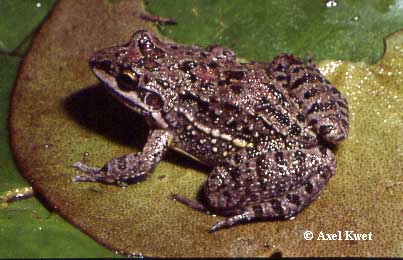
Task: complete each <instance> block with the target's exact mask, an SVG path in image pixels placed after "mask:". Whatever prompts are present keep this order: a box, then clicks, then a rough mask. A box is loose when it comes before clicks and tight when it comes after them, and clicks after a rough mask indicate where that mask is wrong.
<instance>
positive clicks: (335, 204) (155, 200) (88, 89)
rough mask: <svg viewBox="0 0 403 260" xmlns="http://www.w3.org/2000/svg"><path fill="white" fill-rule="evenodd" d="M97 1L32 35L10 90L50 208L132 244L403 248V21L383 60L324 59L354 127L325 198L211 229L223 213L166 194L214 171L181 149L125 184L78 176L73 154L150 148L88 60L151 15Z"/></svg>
mask: <svg viewBox="0 0 403 260" xmlns="http://www.w3.org/2000/svg"><path fill="white" fill-rule="evenodd" d="M84 3H86V4H85V5H88V6H87V7H86V8H83V4H84ZM94 3H95V2H94V1H86V2H83V3H81V4H77V2H76V1H61V2H60V3H59V5H58V6H57V7H56V8H55V10H54V12H53V14H52V16H51V17H50V18H49V19H48V21H47V22H46V23H45V24H44V25H43V27H42V28H41V31H40V33H39V35H38V36H37V38H35V40H34V42H33V45H32V48H31V50H30V52H29V53H28V55H27V57H26V60H25V61H24V64H23V66H22V68H21V71H20V75H19V77H18V80H17V84H16V87H15V89H14V94H13V97H12V106H11V108H12V111H11V117H10V130H11V142H12V146H13V149H14V152H15V155H16V158H17V161H18V163H19V166H20V167H21V169H22V171H23V174H24V176H25V177H26V178H27V179H29V180H30V182H31V184H32V185H33V187H34V189H35V191H36V192H37V193H38V194H40V195H41V197H43V198H44V199H45V200H46V201H47V203H48V204H49V206H50V207H51V208H53V209H55V210H57V211H58V212H59V213H60V214H61V215H62V216H63V217H64V218H66V219H67V220H68V221H70V222H71V223H73V224H75V225H76V226H78V227H79V228H80V229H81V230H83V231H84V232H86V233H87V234H89V235H90V236H91V237H93V238H94V239H96V240H97V241H99V242H100V243H102V244H103V245H105V246H107V247H109V248H111V249H113V250H116V251H117V252H121V253H124V254H136V255H146V256H170V257H179V256H223V257H229V256H268V255H272V254H273V252H274V251H275V250H277V249H278V248H279V249H280V250H281V252H282V253H283V255H286V256H313V255H318V256H319V255H320V256H340V255H350V256H367V255H371V256H374V255H375V256H401V255H403V252H402V246H401V245H402V243H403V232H402V230H401V229H400V216H401V212H402V210H403V206H402V204H401V203H400V202H401V201H402V199H403V192H401V187H400V185H401V182H402V176H401V173H402V170H403V160H402V159H403V152H402V148H403V132H402V129H403V118H402V113H401V111H402V109H403V103H402V99H403V94H402V93H403V91H402V85H403V84H402V83H403V82H402V76H401V74H402V71H403V55H402V54H403V32H400V33H396V34H395V35H393V36H391V37H390V38H388V41H387V44H388V45H387V46H388V47H387V51H386V53H385V56H384V58H383V59H382V60H381V61H380V62H378V63H377V64H375V65H368V64H366V63H362V62H361V63H351V62H342V61H331V60H329V61H324V62H321V63H319V66H320V69H321V70H322V71H323V72H324V73H325V74H326V75H327V76H328V78H329V79H330V80H331V81H332V82H333V83H334V85H335V86H336V87H337V88H338V89H339V90H340V91H341V92H342V93H343V94H344V95H345V96H346V97H347V99H348V101H349V104H350V112H351V133H350V137H349V139H348V140H347V141H346V142H344V143H343V144H342V145H341V146H340V148H339V149H338V151H337V160H338V170H337V174H336V175H335V176H334V177H333V178H332V179H331V180H330V182H329V184H328V185H327V187H326V188H325V190H324V191H323V192H322V194H321V196H320V198H319V199H318V200H316V201H315V202H314V203H312V205H311V206H310V207H308V208H307V209H306V210H304V211H303V212H301V213H300V214H299V215H298V216H297V217H296V218H295V219H294V220H290V221H278V222H268V221H266V222H264V221H262V222H256V223H251V224H248V225H241V226H237V227H235V228H231V229H227V230H222V231H219V232H216V233H213V234H211V233H208V232H207V230H208V228H209V227H210V226H211V225H212V224H213V223H215V222H216V221H217V218H216V217H213V216H208V215H205V214H201V213H199V212H195V211H193V210H191V209H189V208H187V207H184V206H183V205H181V204H179V203H176V202H174V201H171V200H169V199H168V198H167V197H168V195H170V194H171V193H181V194H183V195H185V196H187V197H190V198H195V197H196V194H197V192H198V190H199V188H200V187H201V185H202V183H203V182H204V181H205V180H206V178H207V173H208V171H207V169H204V168H203V167H201V166H200V165H199V164H197V163H194V162H193V161H191V160H190V159H187V158H184V157H182V156H180V155H178V154H176V153H174V152H171V153H170V154H169V155H168V158H167V159H166V160H164V161H163V162H162V163H161V164H160V165H159V166H158V167H157V169H156V170H155V172H154V174H153V175H152V176H151V177H150V178H149V179H148V180H146V181H144V182H141V183H139V184H136V185H130V186H128V187H127V188H125V189H122V188H119V187H115V186H110V185H103V184H99V183H72V181H71V178H72V177H73V176H75V175H77V173H76V172H75V171H74V170H73V169H72V168H71V165H72V164H73V163H74V162H76V161H78V160H81V159H82V158H83V155H86V156H85V159H86V160H87V163H88V164H90V165H99V166H102V165H103V164H104V163H105V162H106V161H108V160H110V159H111V158H113V157H117V156H119V155H123V154H126V153H129V152H132V151H134V150H138V149H141V147H142V145H143V143H144V141H145V139H144V138H145V135H146V132H147V128H146V125H145V123H144V121H143V119H141V118H139V117H138V116H137V115H136V114H134V113H132V112H131V111H129V110H128V109H127V108H126V107H124V106H123V105H121V104H119V103H118V102H117V101H115V100H114V99H113V98H111V97H110V96H109V95H108V93H106V91H105V90H104V88H102V86H100V85H98V82H97V80H96V79H95V78H94V77H93V76H92V75H91V72H90V70H89V68H88V65H87V60H88V57H89V56H90V55H91V53H92V52H93V51H94V50H96V49H100V48H102V47H107V46H111V45H115V44H119V43H124V42H126V41H127V40H128V38H129V37H130V35H131V34H132V32H133V31H135V30H138V29H141V28H147V25H146V24H144V23H142V22H141V21H139V20H138V14H139V11H140V9H139V7H138V5H137V4H136V3H132V2H130V3H129V2H119V3H118V4H115V5H107V6H106V5H103V4H100V3H95V4H94ZM89 6H90V7H89ZM127 10H132V12H127ZM105 14H108V15H105ZM94 17H97V19H93V18H94ZM60 21H63V23H61V22H60ZM251 57H252V56H246V58H251ZM87 155H89V156H87ZM306 230H310V231H312V232H313V234H314V235H315V236H317V235H318V234H319V232H320V231H324V232H327V233H332V232H333V233H335V232H337V231H339V230H341V231H342V232H344V231H349V230H353V231H355V232H357V233H369V232H371V233H372V234H373V236H372V238H373V240H371V241H346V240H343V241H321V240H316V239H314V240H312V241H307V240H305V239H304V236H303V234H304V232H305V231H306Z"/></svg>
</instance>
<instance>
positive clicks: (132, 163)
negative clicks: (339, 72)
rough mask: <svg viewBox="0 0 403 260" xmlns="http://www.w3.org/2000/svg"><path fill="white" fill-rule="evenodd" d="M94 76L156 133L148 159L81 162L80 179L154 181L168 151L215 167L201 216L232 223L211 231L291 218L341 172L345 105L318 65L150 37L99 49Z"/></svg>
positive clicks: (194, 204) (197, 205) (197, 206)
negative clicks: (246, 59)
mask: <svg viewBox="0 0 403 260" xmlns="http://www.w3.org/2000/svg"><path fill="white" fill-rule="evenodd" d="M89 63H90V66H91V68H92V70H93V72H94V73H95V75H96V76H97V77H98V78H99V79H100V80H101V81H102V82H104V83H105V85H106V87H107V88H108V90H109V91H110V93H111V94H112V95H113V96H115V97H116V98H117V99H118V100H119V101H121V102H122V103H123V104H125V105H126V106H128V107H129V108H130V109H132V110H134V111H136V112H138V113H140V114H141V115H143V116H144V117H145V118H146V119H147V122H148V124H149V126H150V129H151V131H150V134H149V137H148V140H147V142H146V144H145V146H144V149H143V151H142V152H141V153H132V154H128V155H125V156H122V157H119V158H115V159H112V160H111V161H110V162H108V163H107V164H105V166H104V167H102V168H95V167H89V166H86V165H85V164H82V163H80V162H77V163H75V164H74V166H75V167H76V168H78V169H79V170H81V171H83V172H85V173H86V174H85V175H82V176H76V177H74V178H73V180H74V181H98V182H103V183H110V184H115V185H120V186H124V185H127V184H129V183H135V182H138V181H140V180H143V179H144V178H146V177H147V176H148V175H149V174H150V173H151V172H152V171H153V169H154V168H155V166H156V165H157V164H158V162H159V161H160V160H161V159H162V158H163V156H164V154H165V153H166V151H167V149H168V148H172V149H175V150H177V151H180V152H182V153H184V154H186V155H188V156H190V157H192V158H194V159H196V160H198V161H200V162H201V163H203V164H206V165H209V166H211V167H213V169H212V172H211V173H210V174H209V176H208V180H207V182H206V184H205V185H204V188H203V194H204V198H205V201H204V203H200V202H196V201H191V200H189V199H186V198H183V197H181V196H180V195H175V196H174V198H177V199H178V200H179V201H181V202H182V203H184V204H186V205H188V206H190V207H192V208H195V209H199V210H206V211H210V212H213V213H215V214H220V215H224V216H227V218H226V219H224V220H222V221H220V222H218V223H217V224H215V225H214V226H213V227H212V228H211V229H210V230H211V231H215V230H218V229H220V228H223V227H230V226H233V225H236V224H237V223H240V222H249V221H251V220H254V219H261V218H266V219H279V218H282V219H287V218H290V217H293V216H295V215H296V214H297V213H298V212H300V211H301V210H302V209H304V208H305V207H306V206H307V205H309V204H310V203H311V202H312V201H313V200H314V199H315V198H317V197H318V195H319V193H320V191H321V190H322V189H323V187H324V185H325V184H326V182H327V181H328V180H329V178H330V177H331V176H332V175H333V174H334V172H335V169H336V158H335V155H334V154H333V152H332V151H331V150H330V149H329V148H330V147H332V146H334V145H337V144H339V143H340V142H341V141H342V140H343V139H345V138H346V137H347V133H348V127H349V119H348V106H347V102H346V100H345V99H344V98H343V97H342V96H341V94H340V92H339V91H338V90H337V89H336V88H334V87H333V86H332V85H330V83H329V81H327V80H326V79H325V77H324V76H323V75H322V74H321V73H320V72H319V70H318V69H317V68H316V67H315V64H313V62H312V61H308V62H307V63H304V62H303V61H301V60H300V59H298V58H296V57H294V56H291V55H286V54H282V55H279V56H277V57H276V58H275V59H274V60H273V61H272V62H271V63H259V62H251V63H238V62H237V61H236V58H235V54H234V52H233V51H232V50H229V49H226V48H224V47H221V46H210V47H208V48H201V47H198V46H191V47H187V46H182V45H178V44H175V43H168V42H162V41H159V40H158V39H157V38H156V37H155V36H154V35H152V34H151V33H149V32H147V31H145V30H142V31H138V32H136V33H135V34H134V35H133V37H132V39H131V40H130V41H129V42H128V43H127V44H125V45H123V46H117V47H111V48H107V49H104V50H100V51H98V52H96V53H95V54H94V55H93V56H92V57H91V59H90V62H89Z"/></svg>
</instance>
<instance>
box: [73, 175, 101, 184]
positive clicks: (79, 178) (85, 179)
mask: <svg viewBox="0 0 403 260" xmlns="http://www.w3.org/2000/svg"><path fill="white" fill-rule="evenodd" d="M71 180H72V181H73V182H96V181H97V180H96V179H95V177H94V176H92V175H79V176H74V177H73V178H71Z"/></svg>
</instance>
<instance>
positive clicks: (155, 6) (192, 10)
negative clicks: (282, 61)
mask: <svg viewBox="0 0 403 260" xmlns="http://www.w3.org/2000/svg"><path fill="white" fill-rule="evenodd" d="M335 2H336V1H335ZM145 3H146V9H147V10H148V11H149V12H150V13H152V14H156V15H159V16H164V17H171V18H174V19H176V21H177V25H176V26H160V27H159V28H160V29H161V32H162V33H163V34H164V35H166V36H167V37H169V38H171V39H173V40H175V41H177V42H181V43H184V44H200V45H203V46H206V45H209V44H220V45H224V46H226V47H229V48H232V49H234V50H235V52H236V53H237V54H238V56H240V57H244V58H248V59H250V60H261V61H267V60H271V59H272V58H273V57H274V56H275V55H278V54H279V53H282V52H287V53H293V54H295V55H297V56H299V57H305V56H306V54H307V52H312V54H313V57H314V59H315V60H322V59H335V60H337V59H342V60H352V61H366V62H371V63H373V62H375V61H376V60H378V59H379V58H380V57H381V56H382V53H383V39H384V38H385V37H386V36H387V35H389V34H390V33H392V32H395V31H397V30H399V29H400V28H402V25H403V8H402V4H401V1H393V0H360V1H357V0H343V1H337V2H336V3H337V5H336V6H335V7H332V8H329V7H327V6H326V1H323V0H286V1H284V0H272V1H265V0H255V1H243V0H232V1H226V0H204V1H197V0H192V1H190V0H177V1H163V0H153V1H149V0H146V1H145Z"/></svg>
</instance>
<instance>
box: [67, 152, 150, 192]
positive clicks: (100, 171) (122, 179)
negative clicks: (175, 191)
mask: <svg viewBox="0 0 403 260" xmlns="http://www.w3.org/2000/svg"><path fill="white" fill-rule="evenodd" d="M146 166H147V165H146V163H144V158H142V154H128V155H124V156H122V157H119V158H115V159H113V160H111V161H110V162H108V163H107V164H105V166H104V167H102V168H97V167H90V166H88V165H86V164H83V163H81V162H76V163H74V164H73V167H74V168H76V169H77V170H79V171H81V172H84V173H85V175H79V176H75V177H73V181H74V182H103V183H107V184H116V185H118V186H126V185H127V184H129V183H135V182H138V181H140V180H142V179H144V178H145V177H146V176H147V174H148V173H149V171H147V170H148V168H147V167H146Z"/></svg>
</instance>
